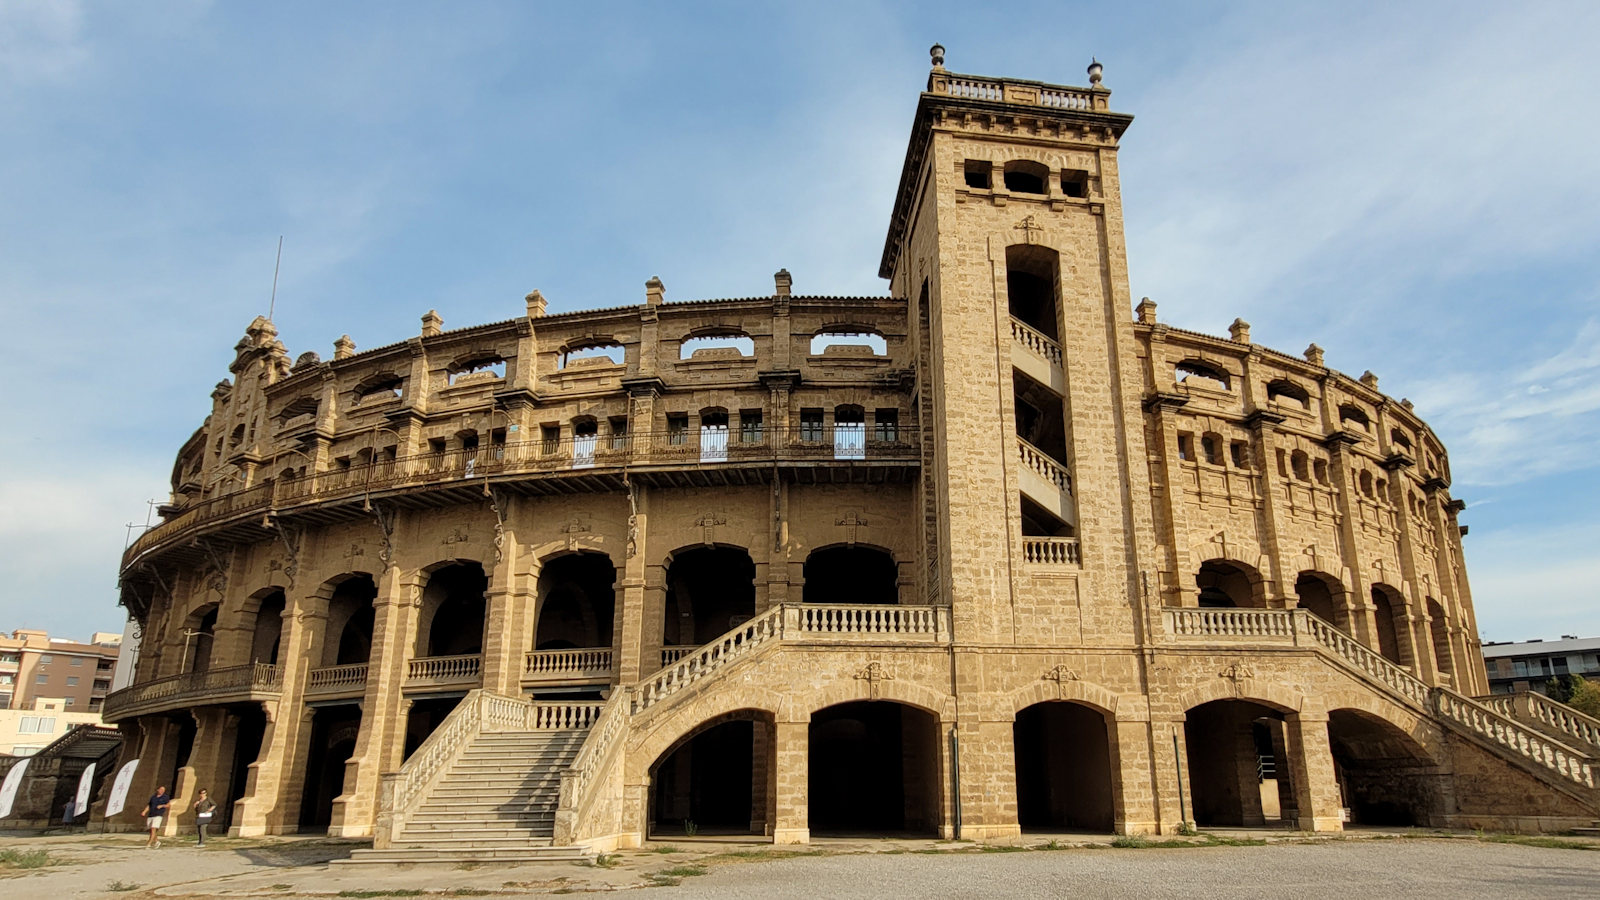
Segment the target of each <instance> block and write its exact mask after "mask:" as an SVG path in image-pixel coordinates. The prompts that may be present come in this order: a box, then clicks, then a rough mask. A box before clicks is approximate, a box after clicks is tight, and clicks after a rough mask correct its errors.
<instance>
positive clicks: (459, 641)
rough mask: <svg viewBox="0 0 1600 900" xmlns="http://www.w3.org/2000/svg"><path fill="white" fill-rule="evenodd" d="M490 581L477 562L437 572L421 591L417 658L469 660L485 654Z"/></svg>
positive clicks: (464, 563)
mask: <svg viewBox="0 0 1600 900" xmlns="http://www.w3.org/2000/svg"><path fill="white" fill-rule="evenodd" d="M488 587H489V579H488V577H487V576H485V575H484V573H483V566H481V565H479V564H478V563H475V562H463V563H454V564H452V565H448V566H445V567H444V568H442V569H439V570H438V571H436V572H434V573H433V575H432V576H431V577H429V579H428V584H427V586H426V587H424V588H423V589H422V609H421V613H420V615H419V616H418V622H417V650H416V653H417V655H418V656H470V655H473V654H479V653H482V652H483V613H484V598H483V593H484V591H486V590H488Z"/></svg>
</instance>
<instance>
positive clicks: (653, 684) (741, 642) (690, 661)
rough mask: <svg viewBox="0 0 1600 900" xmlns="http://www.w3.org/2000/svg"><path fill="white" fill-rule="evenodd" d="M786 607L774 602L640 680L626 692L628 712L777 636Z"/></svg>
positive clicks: (646, 706) (634, 712)
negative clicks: (635, 687) (631, 690)
mask: <svg viewBox="0 0 1600 900" xmlns="http://www.w3.org/2000/svg"><path fill="white" fill-rule="evenodd" d="M786 607H787V604H777V605H775V606H773V607H772V608H771V609H769V610H767V611H766V612H764V613H762V614H760V615H758V616H756V617H755V618H753V619H746V620H745V621H744V622H742V623H740V624H738V625H736V626H734V627H733V628H731V629H729V630H728V631H727V632H725V633H723V634H722V635H721V636H719V637H717V638H715V639H713V640H711V641H709V642H707V643H706V644H704V645H702V646H701V647H700V649H698V650H694V651H692V652H690V653H688V654H687V655H685V656H684V657H683V658H682V659H680V660H678V661H677V662H675V663H673V664H671V665H669V666H664V667H662V668H661V669H660V670H659V671H658V672H656V673H655V674H654V675H651V676H650V677H648V678H646V679H644V680H643V681H640V682H639V685H638V689H637V690H635V691H633V692H630V696H631V701H632V702H631V703H630V704H629V709H628V714H629V715H631V716H636V715H639V714H640V713H642V712H644V711H645V710H646V709H649V708H650V707H652V706H654V705H655V704H656V703H658V702H659V701H661V700H664V699H665V698H667V697H669V696H671V695H673V694H676V693H678V692H679V691H681V690H683V689H684V688H686V687H688V686H689V685H691V684H693V683H695V682H696V681H699V680H700V679H701V678H704V677H705V676H707V675H709V674H711V673H712V672H714V671H716V670H718V669H720V668H722V667H723V666H725V665H727V664H729V663H730V662H732V661H733V660H735V659H738V658H740V657H743V656H744V655H745V654H747V653H749V652H750V651H751V650H753V649H754V648H756V647H757V646H760V645H762V644H765V643H767V642H769V641H771V640H772V639H773V638H781V637H782V636H783V624H784V618H783V614H784V609H785V608H786Z"/></svg>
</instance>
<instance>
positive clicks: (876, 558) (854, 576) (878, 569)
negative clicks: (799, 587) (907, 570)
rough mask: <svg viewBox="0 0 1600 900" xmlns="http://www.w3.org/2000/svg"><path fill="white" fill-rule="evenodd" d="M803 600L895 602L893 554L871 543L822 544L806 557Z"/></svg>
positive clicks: (897, 573)
mask: <svg viewBox="0 0 1600 900" xmlns="http://www.w3.org/2000/svg"><path fill="white" fill-rule="evenodd" d="M805 576H806V584H805V591H804V594H803V597H804V599H805V602H807V603H898V602H900V587H899V584H898V582H899V580H900V571H899V569H898V568H897V567H896V566H895V564H894V557H892V556H890V555H889V554H887V553H885V552H884V551H882V550H878V549H876V548H873V547H860V546H856V547H824V548H823V549H821V550H817V551H815V552H813V553H812V554H811V555H810V556H808V557H806V567H805Z"/></svg>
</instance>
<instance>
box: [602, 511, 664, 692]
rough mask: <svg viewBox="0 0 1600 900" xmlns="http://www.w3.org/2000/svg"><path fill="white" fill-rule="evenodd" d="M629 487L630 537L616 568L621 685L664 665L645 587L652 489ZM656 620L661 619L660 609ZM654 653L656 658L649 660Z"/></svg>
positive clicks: (617, 633)
mask: <svg viewBox="0 0 1600 900" xmlns="http://www.w3.org/2000/svg"><path fill="white" fill-rule="evenodd" d="M628 490H629V492H630V493H629V495H628V496H629V501H628V503H629V507H628V538H627V541H626V542H625V544H624V548H623V561H622V564H621V565H619V566H618V567H617V588H616V590H617V619H616V621H617V625H616V627H615V629H614V631H615V634H613V636H612V640H614V641H615V642H616V645H617V654H616V676H615V677H616V679H617V681H618V683H619V684H631V683H633V682H635V681H638V680H639V679H640V678H642V677H644V676H645V675H646V674H648V673H650V672H654V671H655V670H656V669H658V668H660V667H661V636H660V629H661V626H660V623H659V621H656V622H655V624H654V626H653V629H652V624H651V619H650V607H651V604H650V603H649V602H648V600H647V596H648V595H647V592H646V587H645V583H646V581H645V573H646V568H647V567H646V566H645V558H646V557H645V554H646V550H645V548H646V545H647V544H648V541H647V539H646V538H647V535H648V534H649V523H650V492H649V491H647V490H645V489H644V488H642V487H638V486H637V485H635V486H631V487H630V488H629V489H628ZM656 619H657V620H659V619H660V614H659V612H658V613H657V614H656ZM652 636H654V638H653V640H652ZM652 653H653V654H655V659H654V660H651V659H650V654H652Z"/></svg>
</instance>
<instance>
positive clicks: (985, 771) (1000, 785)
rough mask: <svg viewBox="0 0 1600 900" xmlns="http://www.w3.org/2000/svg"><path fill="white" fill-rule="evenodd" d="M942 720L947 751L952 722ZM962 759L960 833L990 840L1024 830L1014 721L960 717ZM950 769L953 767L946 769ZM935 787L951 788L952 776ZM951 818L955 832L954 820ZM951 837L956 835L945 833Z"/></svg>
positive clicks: (943, 751)
mask: <svg viewBox="0 0 1600 900" xmlns="http://www.w3.org/2000/svg"><path fill="white" fill-rule="evenodd" d="M950 724H951V723H948V722H941V723H940V728H939V736H938V740H939V741H940V743H941V744H944V745H945V746H944V747H941V748H940V751H941V756H943V755H944V754H947V753H948V752H949V751H948V745H949V742H950V737H949V725H950ZM954 724H955V726H956V734H957V742H958V745H959V747H960V750H959V751H958V752H959V754H960V758H959V759H958V760H957V762H958V763H959V765H960V772H959V785H958V789H959V790H960V792H961V837H962V838H964V839H967V840H978V841H982V840H988V839H990V838H997V837H1011V836H1013V835H1018V834H1021V833H1022V829H1021V827H1020V826H1019V825H1018V824H1017V779H1016V761H1017V757H1016V750H1015V745H1014V742H1013V739H1012V724H1013V719H1006V720H1005V721H993V722H983V721H977V720H970V721H969V720H966V719H960V720H958V721H957V722H956V723H954ZM946 771H947V772H948V769H946ZM941 781H942V782H944V783H942V784H940V785H937V786H936V788H937V790H938V791H939V793H941V794H944V793H946V792H947V791H948V790H949V787H948V785H949V779H948V777H946V778H944V779H941ZM947 821H948V822H949V825H950V826H952V827H951V828H946V829H942V830H941V831H942V832H943V831H950V830H953V826H954V824H955V823H954V822H953V821H949V819H948V817H947ZM942 836H944V837H946V838H949V837H951V836H952V835H950V834H943V835H942Z"/></svg>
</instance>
